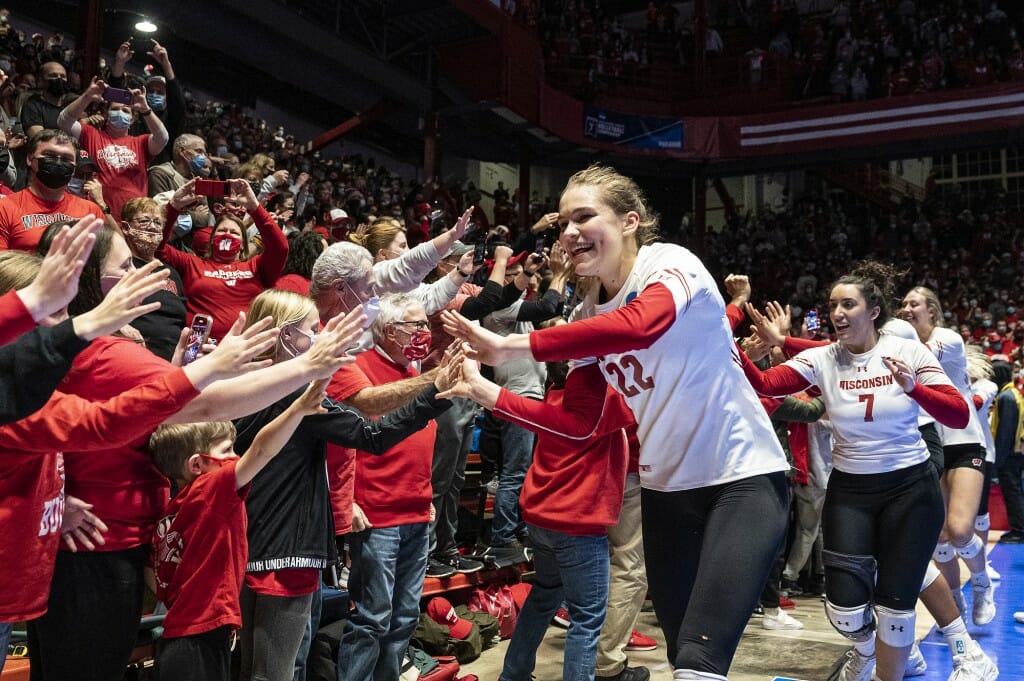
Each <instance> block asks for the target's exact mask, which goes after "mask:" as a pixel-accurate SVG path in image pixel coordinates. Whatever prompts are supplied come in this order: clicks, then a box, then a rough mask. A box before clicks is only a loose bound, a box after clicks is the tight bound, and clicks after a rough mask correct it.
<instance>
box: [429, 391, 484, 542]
mask: <svg viewBox="0 0 1024 681" xmlns="http://www.w3.org/2000/svg"><path fill="white" fill-rule="evenodd" d="M475 416H476V403H475V402H473V401H471V400H467V399H464V398H461V397H453V398H452V406H451V408H450V409H449V410H448V411H446V412H444V413H443V414H441V415H440V416H438V417H437V419H436V421H437V437H436V439H435V440H434V458H433V462H432V465H431V471H430V486H431V488H432V489H433V491H434V509H435V511H436V512H437V520H436V521H435V522H434V523H433V524H432V526H431V528H430V553H431V554H433V555H437V556H454V555H457V554H458V552H459V547H458V546H457V545H456V543H455V533H456V532H457V531H458V529H459V499H460V497H461V496H462V487H463V485H464V484H465V482H466V457H467V455H468V454H469V445H470V443H471V441H472V438H473V419H474V417H475Z"/></svg>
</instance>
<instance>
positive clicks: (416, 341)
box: [402, 331, 431, 362]
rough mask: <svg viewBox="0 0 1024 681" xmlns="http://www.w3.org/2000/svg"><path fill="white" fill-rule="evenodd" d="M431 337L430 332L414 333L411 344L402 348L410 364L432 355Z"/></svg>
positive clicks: (411, 336)
mask: <svg viewBox="0 0 1024 681" xmlns="http://www.w3.org/2000/svg"><path fill="white" fill-rule="evenodd" d="M430 340H431V335H430V332H429V331H413V332H412V334H411V335H410V336H409V344H408V345H403V346H402V354H403V355H405V358H406V359H407V360H409V361H410V362H418V361H420V360H421V359H425V358H426V356H427V355H429V354H430Z"/></svg>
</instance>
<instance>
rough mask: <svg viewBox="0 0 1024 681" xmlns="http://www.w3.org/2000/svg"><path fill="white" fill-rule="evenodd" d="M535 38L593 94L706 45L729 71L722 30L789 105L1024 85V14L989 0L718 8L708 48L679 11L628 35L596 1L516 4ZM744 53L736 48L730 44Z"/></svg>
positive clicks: (864, 0) (712, 65)
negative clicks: (774, 77)
mask: <svg viewBox="0 0 1024 681" xmlns="http://www.w3.org/2000/svg"><path fill="white" fill-rule="evenodd" d="M506 10H507V11H509V12H510V13H511V14H513V16H515V17H516V18H517V20H518V21H520V22H521V23H523V24H524V25H526V26H527V27H528V28H530V29H531V30H535V31H536V33H537V35H538V37H539V39H540V40H541V43H542V45H543V46H544V50H545V59H546V65H547V70H548V73H549V74H557V73H559V72H560V71H562V70H564V69H566V68H567V67H571V68H572V69H576V70H584V71H585V72H586V74H587V76H586V79H585V84H584V88H583V90H582V91H581V92H580V93H578V94H580V95H581V96H584V97H585V98H591V97H594V96H596V95H599V94H601V93H602V92H605V91H606V90H607V89H608V87H607V86H608V85H609V84H613V83H615V82H616V81H618V80H623V81H626V82H639V83H643V82H645V80H646V79H648V77H649V76H650V66H651V65H652V64H658V63H660V64H666V65H675V66H687V65H692V64H693V63H694V50H695V49H698V48H700V49H702V50H703V51H704V53H705V56H706V58H707V60H706V63H707V69H708V73H709V76H710V77H712V78H714V77H715V74H719V75H721V73H723V72H724V69H725V68H727V67H728V68H731V67H732V66H733V65H723V64H721V63H720V62H719V60H718V58H719V57H720V56H721V55H722V54H723V53H724V52H725V48H726V44H725V41H724V40H723V34H727V35H729V36H731V39H732V40H734V41H738V42H740V43H741V44H742V49H740V50H739V52H737V53H736V54H737V55H742V57H739V58H741V59H743V61H744V63H745V69H746V70H747V72H748V74H749V78H750V85H751V86H753V87H754V88H755V90H756V89H757V88H759V86H760V85H761V81H762V75H763V72H764V71H765V68H766V66H768V65H769V64H770V65H773V66H774V67H775V69H776V72H777V73H778V83H779V84H782V86H783V87H784V88H787V90H788V91H787V92H785V96H787V97H788V98H790V99H794V100H800V99H819V98H829V99H832V100H834V101H858V100H864V99H874V98H880V97H892V96H898V95H908V94H919V93H926V92H933V91H936V90H945V89H952V88H965V87H978V86H983V85H989V84H991V83H994V82H998V81H1002V82H1019V81H1022V80H1024V49H1022V43H1021V40H1020V36H1021V32H1022V31H1024V8H1021V7H1020V6H1019V4H1018V3H1007V2H1005V1H1004V2H1002V3H1000V2H998V1H997V2H991V0H964V1H952V0H917V1H916V2H915V0H902V1H899V2H882V1H881V0H838V1H837V2H836V3H835V4H834V6H833V7H832V8H831V10H827V11H821V10H818V9H817V5H815V4H814V3H812V4H811V7H810V8H809V9H808V11H807V12H804V13H801V11H800V8H799V7H798V4H797V3H796V2H795V0H772V1H769V0H763V1H757V2H746V3H744V2H721V3H709V7H708V25H707V29H706V34H705V40H704V45H703V46H699V45H696V41H695V38H694V35H695V33H694V22H693V19H692V17H685V16H684V15H683V14H682V13H680V11H679V10H678V9H677V8H676V6H675V4H674V3H672V2H670V1H667V0H661V1H659V2H655V1H653V0H652V1H651V2H649V3H647V7H646V9H645V10H644V29H642V30H641V29H639V28H636V29H627V28H625V27H624V21H623V18H622V17H621V16H616V15H614V14H612V13H610V12H609V11H608V10H607V9H605V8H604V7H602V5H601V3H599V2H596V1H592V0H552V1H549V2H525V3H509V4H508V5H507V6H506ZM730 47H736V46H730Z"/></svg>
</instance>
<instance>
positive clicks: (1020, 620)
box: [1013, 610, 1024, 624]
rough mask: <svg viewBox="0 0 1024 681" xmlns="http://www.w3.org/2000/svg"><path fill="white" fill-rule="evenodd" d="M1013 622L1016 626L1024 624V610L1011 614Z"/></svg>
mask: <svg viewBox="0 0 1024 681" xmlns="http://www.w3.org/2000/svg"><path fill="white" fill-rule="evenodd" d="M1013 621H1014V622H1016V623H1017V624H1024V610H1021V611H1020V612H1015V613H1013Z"/></svg>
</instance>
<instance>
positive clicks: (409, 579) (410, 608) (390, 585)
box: [338, 523, 427, 681]
mask: <svg viewBox="0 0 1024 681" xmlns="http://www.w3.org/2000/svg"><path fill="white" fill-rule="evenodd" d="M349 554H350V555H351V557H352V568H351V573H350V574H349V579H348V588H349V594H350V595H351V597H352V603H353V604H354V605H355V611H354V612H353V613H352V614H351V616H350V617H349V619H348V621H347V622H346V623H345V633H344V634H343V635H342V637H341V644H340V645H339V646H338V681H371V679H372V680H373V681H395V679H397V678H398V677H399V674H400V673H401V668H402V656H403V655H405V649H406V648H407V647H408V645H409V639H410V638H412V634H413V632H414V631H416V623H417V622H418V621H419V615H420V596H421V595H422V594H423V578H424V577H425V576H426V572H427V524H426V523H413V524H410V525H398V526H397V527H384V528H371V529H369V530H364V531H362V532H354V533H352V534H350V535H349Z"/></svg>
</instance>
